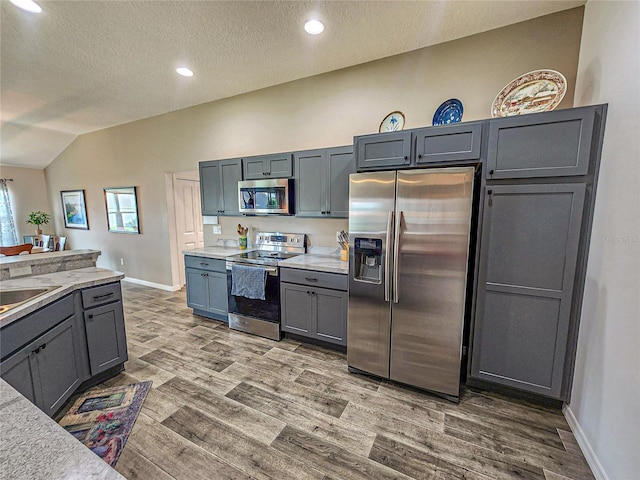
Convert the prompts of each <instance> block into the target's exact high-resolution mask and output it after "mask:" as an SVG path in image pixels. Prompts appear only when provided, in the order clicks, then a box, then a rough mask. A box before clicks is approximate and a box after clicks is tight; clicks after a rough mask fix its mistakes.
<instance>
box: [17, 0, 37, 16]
mask: <svg viewBox="0 0 640 480" xmlns="http://www.w3.org/2000/svg"><path fill="white" fill-rule="evenodd" d="M10 1H11V3H13V4H14V5H15V6H16V7H18V8H21V9H22V10H26V11H27V12H32V13H40V12H41V11H42V8H40V5H38V4H37V3H36V2H34V1H33V0H10Z"/></svg>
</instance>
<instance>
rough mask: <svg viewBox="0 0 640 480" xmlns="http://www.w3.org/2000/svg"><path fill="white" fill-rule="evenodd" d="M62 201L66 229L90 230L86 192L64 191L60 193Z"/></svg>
mask: <svg viewBox="0 0 640 480" xmlns="http://www.w3.org/2000/svg"><path fill="white" fill-rule="evenodd" d="M60 199H61V200H62V214H63V215H64V227H65V228H77V229H80V230H89V219H88V218H87V205H86V203H85V197H84V190H62V191H60Z"/></svg>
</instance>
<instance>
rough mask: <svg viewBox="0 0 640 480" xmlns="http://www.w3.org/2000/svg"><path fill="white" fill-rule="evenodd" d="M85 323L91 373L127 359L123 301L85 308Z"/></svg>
mask: <svg viewBox="0 0 640 480" xmlns="http://www.w3.org/2000/svg"><path fill="white" fill-rule="evenodd" d="M84 325H85V331H86V334H87V348H88V351H89V368H90V371H91V375H96V374H98V373H100V372H104V371H105V370H107V369H109V368H111V367H113V366H115V365H119V364H121V363H124V362H126V361H127V359H128V354H127V339H126V334H125V328H124V314H123V311H122V302H115V303H111V304H109V305H103V306H101V307H95V308H91V309H89V310H85V312H84Z"/></svg>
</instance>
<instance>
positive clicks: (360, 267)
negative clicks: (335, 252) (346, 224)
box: [353, 238, 382, 284]
mask: <svg viewBox="0 0 640 480" xmlns="http://www.w3.org/2000/svg"><path fill="white" fill-rule="evenodd" d="M353 243H354V252H353V257H354V269H353V275H354V280H357V281H359V282H365V283H375V284H380V283H382V240H380V239H378V238H355V239H354V241H353Z"/></svg>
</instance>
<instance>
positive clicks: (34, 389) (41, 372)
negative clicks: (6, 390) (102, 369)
mask: <svg viewBox="0 0 640 480" xmlns="http://www.w3.org/2000/svg"><path fill="white" fill-rule="evenodd" d="M69 298H70V297H69ZM43 311H45V312H44V313H45V314H46V307H45V308H44V309H42V310H41V311H40V312H39V314H36V315H39V316H40V315H41V314H42V312H43ZM29 317H32V316H27V317H25V318H24V319H22V320H19V321H27V322H29V321H30V320H31V319H30V318H29ZM78 328H80V327H79V325H78V323H77V320H76V316H75V315H71V316H68V317H66V318H63V319H59V321H58V322H57V325H56V326H55V327H53V328H52V329H50V330H49V331H47V332H46V333H44V334H42V335H40V336H38V337H37V338H35V339H33V340H31V341H30V342H29V343H27V344H26V345H25V346H23V347H21V348H20V349H19V350H18V351H16V352H15V353H13V354H12V355H11V356H9V357H7V358H6V359H4V360H3V361H2V364H1V365H0V374H1V375H2V378H3V379H4V380H5V381H6V382H7V383H9V384H10V385H12V386H13V387H14V388H15V389H16V390H18V391H19V392H20V393H21V394H22V395H24V396H25V397H26V398H27V399H28V400H30V401H31V402H33V403H34V404H35V405H36V406H38V407H39V408H40V409H41V410H42V411H43V412H45V413H46V414H47V415H49V416H51V415H53V414H54V413H55V412H56V411H57V410H58V409H59V408H60V407H61V406H62V405H63V404H64V402H65V401H66V400H67V399H68V398H69V397H71V395H72V394H73V392H74V391H75V390H76V388H77V387H78V386H79V385H80V384H81V383H82V381H83V380H84V379H83V378H82V368H81V365H80V362H81V358H82V354H81V351H80V349H81V348H82V346H81V345H80V341H79V338H80V337H79V332H78Z"/></svg>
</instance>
